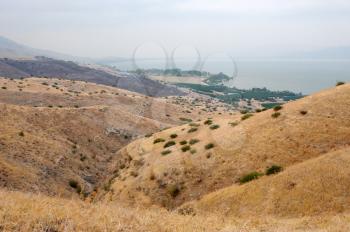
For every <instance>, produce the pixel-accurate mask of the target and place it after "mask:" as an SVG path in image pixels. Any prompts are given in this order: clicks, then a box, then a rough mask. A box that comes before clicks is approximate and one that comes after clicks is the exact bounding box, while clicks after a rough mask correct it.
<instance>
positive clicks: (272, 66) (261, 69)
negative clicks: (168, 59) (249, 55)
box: [113, 59, 350, 94]
mask: <svg viewBox="0 0 350 232" xmlns="http://www.w3.org/2000/svg"><path fill="white" fill-rule="evenodd" d="M195 63H196V62H195V60H190V59H186V60H185V59H182V60H178V61H177V62H176V67H177V68H180V69H182V70H190V69H192V68H193V66H194V64H195ZM236 64H237V68H238V76H237V77H236V78H235V79H234V81H233V82H232V85H233V86H235V87H237V88H254V87H259V88H262V87H266V88H268V89H271V90H290V91H293V92H298V93H299V92H302V93H303V94H311V93H314V92H317V91H319V90H322V89H325V88H329V87H332V86H334V85H335V84H336V83H337V82H338V81H350V60H325V59H319V60H311V59H310V60H306V59H304V60H301V59H299V60H297V59H294V60H293V59H260V60H259V59H255V60H254V59H241V60H236ZM113 65H114V66H115V67H117V68H118V69H121V70H132V69H133V67H132V65H131V62H119V63H114V64H113ZM137 65H138V67H139V68H142V69H150V68H159V69H164V68H165V67H166V66H165V62H164V61H161V60H147V61H145V60H142V61H137ZM202 70H203V71H208V72H211V73H219V72H223V73H225V74H227V75H229V76H232V74H233V72H234V66H233V64H232V62H231V61H228V60H210V61H209V60H208V61H207V62H206V63H205V65H204V66H203V68H202Z"/></svg>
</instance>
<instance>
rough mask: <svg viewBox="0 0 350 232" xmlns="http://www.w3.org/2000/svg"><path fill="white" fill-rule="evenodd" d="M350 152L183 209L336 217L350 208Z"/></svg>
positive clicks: (220, 192)
mask: <svg viewBox="0 0 350 232" xmlns="http://www.w3.org/2000/svg"><path fill="white" fill-rule="evenodd" d="M349 166H350V149H345V150H339V151H335V152H331V153H329V154H326V155H322V156H320V157H317V158H314V159H311V160H308V161H305V162H303V163H300V164H297V165H293V166H291V167H289V168H287V169H286V170H284V171H283V172H281V173H279V174H276V175H273V176H264V177H261V178H260V179H258V180H253V181H251V182H249V183H247V184H243V185H241V186H232V187H228V188H224V189H220V190H218V191H216V192H214V193H210V194H208V195H206V196H204V197H203V198H202V199H200V200H199V201H198V202H193V203H191V204H188V205H187V206H183V207H194V208H196V211H197V212H218V213H221V214H224V215H227V216H230V217H233V216H234V217H238V216H239V217H247V216H252V215H255V216H260V217H261V216H264V215H271V216H285V217H301V216H310V215H311V216H314V215H332V214H333V215H336V214H339V213H344V212H349V209H350V192H349V189H350V169H349V168H348V167H349Z"/></svg>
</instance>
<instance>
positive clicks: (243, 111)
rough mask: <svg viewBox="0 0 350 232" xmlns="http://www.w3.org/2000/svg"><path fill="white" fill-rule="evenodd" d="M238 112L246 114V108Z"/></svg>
mask: <svg viewBox="0 0 350 232" xmlns="http://www.w3.org/2000/svg"><path fill="white" fill-rule="evenodd" d="M240 112H241V114H247V113H248V110H241V111H240Z"/></svg>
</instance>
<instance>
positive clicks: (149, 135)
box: [145, 133, 153, 138]
mask: <svg viewBox="0 0 350 232" xmlns="http://www.w3.org/2000/svg"><path fill="white" fill-rule="evenodd" d="M152 135H153V133H150V134H146V135H145V137H146V138H149V137H151V136H152Z"/></svg>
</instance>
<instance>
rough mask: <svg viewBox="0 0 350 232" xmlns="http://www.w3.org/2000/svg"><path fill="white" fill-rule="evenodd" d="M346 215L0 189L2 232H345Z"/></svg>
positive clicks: (348, 225) (347, 227) (348, 223)
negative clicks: (105, 200)
mask: <svg viewBox="0 0 350 232" xmlns="http://www.w3.org/2000/svg"><path fill="white" fill-rule="evenodd" d="M349 230H350V215H348V214H340V215H336V216H328V217H326V216H322V217H304V218H272V217H246V218H244V219H242V218H240V219H238V218H227V217H224V215H222V214H216V215H203V216H183V215H179V214H176V213H174V212H168V211H165V210H164V209H157V208H152V209H147V210H146V209H136V208H125V207H122V206H120V205H117V204H107V205H106V204H102V203H99V204H89V203H84V202H81V201H76V200H64V199H60V198H49V197H46V196H43V195H32V194H23V193H19V192H7V191H3V190H1V191H0V231H18V232H28V231H35V232H39V231H40V232H44V231H45V232H48V231H50V232H54V231H64V232H73V231H84V232H100V231H105V232H107V231H116V232H260V231H266V232H270V231H271V232H277V231H278V232H292V231H295V232H297V231H298V232H300V231H313V232H331V231H332V232H336V231H339V232H343V231H349Z"/></svg>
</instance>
